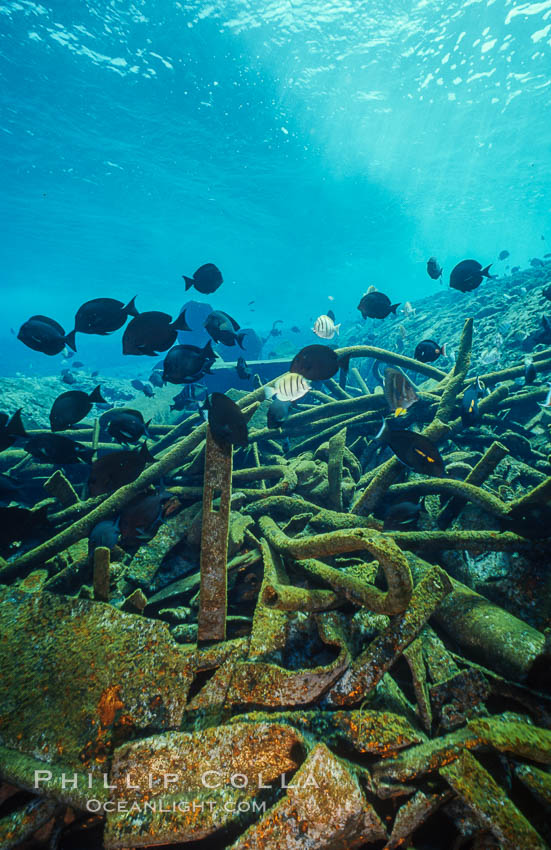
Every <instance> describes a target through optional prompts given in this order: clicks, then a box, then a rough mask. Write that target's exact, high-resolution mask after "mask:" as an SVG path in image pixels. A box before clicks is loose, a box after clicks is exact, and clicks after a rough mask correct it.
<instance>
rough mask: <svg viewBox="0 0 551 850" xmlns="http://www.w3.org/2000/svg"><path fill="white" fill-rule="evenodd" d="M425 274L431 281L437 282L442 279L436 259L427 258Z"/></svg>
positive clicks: (440, 268)
mask: <svg viewBox="0 0 551 850" xmlns="http://www.w3.org/2000/svg"><path fill="white" fill-rule="evenodd" d="M427 273H428V276H429V277H430V278H432V280H438V278H441V277H442V266H441V265H440V263H439V262H438V260H437V259H436V257H429V258H428V260H427Z"/></svg>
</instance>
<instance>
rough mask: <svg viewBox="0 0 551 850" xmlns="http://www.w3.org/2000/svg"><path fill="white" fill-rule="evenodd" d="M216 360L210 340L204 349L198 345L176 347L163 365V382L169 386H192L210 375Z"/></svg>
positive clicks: (169, 353)
mask: <svg viewBox="0 0 551 850" xmlns="http://www.w3.org/2000/svg"><path fill="white" fill-rule="evenodd" d="M215 359H216V354H215V353H214V351H213V348H212V343H211V341H210V339H209V341H208V342H207V344H206V345H205V346H204V348H198V347H197V346H196V345H175V346H174V348H171V350H170V351H169V352H168V354H167V355H166V357H165V361H164V364H163V378H162V379H163V382H164V383H169V384H191V383H194V382H195V381H199V380H200V379H201V378H202V377H203V375H205V374H210V367H211V366H212V364H213V363H214V361H215Z"/></svg>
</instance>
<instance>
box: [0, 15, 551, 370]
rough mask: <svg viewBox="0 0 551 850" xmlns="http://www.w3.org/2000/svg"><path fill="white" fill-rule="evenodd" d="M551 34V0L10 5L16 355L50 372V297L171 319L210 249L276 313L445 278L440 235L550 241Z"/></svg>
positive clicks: (231, 284) (6, 283)
mask: <svg viewBox="0 0 551 850" xmlns="http://www.w3.org/2000/svg"><path fill="white" fill-rule="evenodd" d="M550 46H551V0H541V2H534V3H530V2H524V3H523V2H513V0H484V2H480V0H466V2H455V0H454V2H446V3H444V2H431V0H420V2H406V0H400V2H397V0H384V2H381V0H378V2H346V0H340V2H320V0H318V2H297V0H293V2H279V0H278V1H277V2H269V0H266V2H223V3H221V2H213V3H208V2H185V3H184V2H169V0H163V1H162V2H160V0H147V2H134V3H128V2H126V0H124V2H122V1H121V2H119V0H112V2H105V0H101V2H100V0H94V2H87V3H86V4H84V3H82V2H75V0H73V2H64V0H56V2H55V3H49V4H41V3H34V2H29V0H16V2H4V3H3V4H2V5H0V74H1V78H0V99H1V100H0V102H1V107H2V108H1V113H0V140H1V141H0V145H1V149H0V150H1V158H2V159H1V168H2V181H1V190H0V197H1V200H0V203H1V208H0V209H1V240H0V252H1V253H0V267H1V273H2V290H3V296H2V320H1V322H0V350H1V352H2V360H3V367H2V370H3V373H4V374H12V373H13V372H14V371H18V370H20V371H23V372H25V371H33V370H34V372H37V371H40V370H42V371H45V372H52V371H55V368H57V366H54V358H47V357H45V356H44V355H41V354H38V353H35V352H31V351H29V350H28V349H26V348H24V346H23V345H22V344H21V343H19V342H17V341H16V339H15V337H14V336H13V335H12V334H10V328H13V329H14V330H15V332H17V330H18V328H19V326H20V325H21V323H22V322H23V321H24V320H25V319H27V318H28V317H29V316H30V315H32V314H33V313H45V314H46V315H50V316H52V317H54V318H56V319H57V320H58V321H60V322H61V323H62V324H63V325H64V327H66V329H67V330H69V329H70V328H71V327H72V320H73V316H74V313H75V311H76V309H77V308H78V306H79V305H80V304H81V303H82V302H83V301H85V300H87V299H89V298H93V297H99V296H111V297H114V298H119V299H121V300H123V301H127V300H128V299H129V298H130V297H132V296H133V295H135V294H137V295H138V299H137V305H138V308H139V309H140V310H147V309H164V310H166V311H167V312H169V313H172V314H174V315H175V314H176V313H177V312H178V311H179V309H180V307H181V305H182V303H183V302H184V301H185V298H186V296H185V294H184V290H183V281H182V278H181V275H182V274H183V273H186V274H191V273H192V272H193V271H194V270H195V269H196V268H197V267H198V266H199V265H201V264H202V263H204V262H214V263H216V264H217V265H218V266H219V267H220V268H221V270H222V272H223V274H224V278H225V283H224V285H223V287H222V288H221V289H220V290H219V291H218V293H216V295H215V296H209V299H208V300H209V301H210V302H211V303H213V305H214V306H216V307H219V308H222V309H225V310H227V311H228V312H230V313H231V314H232V315H234V316H235V318H236V319H237V320H238V321H239V322H240V324H241V325H243V326H253V327H256V328H257V329H259V330H263V331H264V332H265V331H266V330H267V329H269V328H270V327H271V325H272V322H273V321H274V320H275V319H279V318H281V319H284V320H285V322H286V324H287V325H288V326H289V325H293V324H298V325H299V326H301V327H304V328H308V327H309V326H310V319H311V318H312V317H314V318H315V316H317V315H319V314H320V313H321V312H324V311H326V310H327V309H328V308H329V307H330V306H332V308H333V310H334V311H335V313H336V314H337V317H338V320H340V321H342V320H344V321H346V320H348V319H352V320H356V319H357V318H358V317H359V314H358V313H357V311H356V305H357V303H358V300H359V297H360V296H361V295H362V293H363V292H364V291H365V289H366V288H367V286H368V285H370V284H374V285H376V286H377V288H379V289H381V290H383V291H384V292H387V293H388V294H389V295H390V296H391V298H392V300H393V301H398V300H402V301H403V300H405V299H410V300H414V299H415V298H419V297H421V296H424V295H427V294H430V293H431V292H433V291H437V290H438V289H439V286H440V284H438V283H435V282H433V281H431V280H430V279H429V278H428V276H427V274H426V271H425V263H426V259H427V258H428V256H430V255H431V254H435V255H436V256H437V257H438V258H439V259H440V261H441V262H442V264H443V265H444V270H445V273H446V270H447V271H448V273H449V271H450V269H451V267H452V266H453V265H454V264H455V262H457V261H458V260H460V259H463V258H464V257H466V256H468V257H475V258H478V259H479V260H480V261H481V262H483V263H484V264H486V263H489V262H491V261H492V260H495V258H496V256H497V254H498V253H499V251H500V250H502V249H507V250H509V251H510V252H511V257H510V261H509V262H510V263H511V264H512V265H513V264H518V265H525V264H526V263H527V262H528V260H529V258H530V257H533V256H542V255H543V253H545V252H546V251H547V250H551V227H550V226H549V219H550V205H551V200H550V199H551V191H550V190H551V169H550V168H549V155H550V152H551V121H549V106H550V100H551V89H550V85H551V48H550ZM542 236H543V237H545V239H542V238H541V237H542ZM445 282H446V283H447V277H445ZM329 296H332V297H333V299H334V300H333V301H331V300H329ZM251 300H254V301H255V304H254V305H252V308H251V307H250V306H248V304H249V302H250V301H251ZM120 336H121V333H120V332H119V333H117V334H116V335H115V336H114V337H113V338H111V339H109V340H105V339H103V340H99V339H98V338H96V337H90V338H84V337H83V336H82V335H81V336H80V337H79V357H82V359H86V361H87V362H88V363H92V361H93V360H94V358H98V359H99V360H101V361H102V362H103V364H105V363H109V362H116V361H119V360H120ZM100 347H101V348H100ZM55 360H56V362H57V361H58V360H59V358H57V359H55Z"/></svg>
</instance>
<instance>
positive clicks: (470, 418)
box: [461, 378, 486, 428]
mask: <svg viewBox="0 0 551 850" xmlns="http://www.w3.org/2000/svg"><path fill="white" fill-rule="evenodd" d="M485 389H486V388H485V386H484V384H483V383H482V381H481V380H480V378H477V379H476V381H475V382H474V384H471V385H470V386H469V387H467V389H466V390H465V392H464V393H463V398H462V399H461V421H462V423H463V427H464V428H468V427H469V426H471V425H474V424H475V423H476V422H478V420H479V419H480V414H479V411H478V399H479V398H480V397H481V396H483V395H484V393H485Z"/></svg>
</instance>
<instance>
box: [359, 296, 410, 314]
mask: <svg viewBox="0 0 551 850" xmlns="http://www.w3.org/2000/svg"><path fill="white" fill-rule="evenodd" d="M399 306H400V302H399V301H398V302H397V303H396V304H392V303H391V301H390V298H389V297H388V295H384V294H383V293H382V292H367V293H366V294H365V295H363V296H362V298H361V300H360V303H359V304H358V310H359V311H360V313H361V314H362V316H363V318H364V319H367V318H369V319H386V317H387V316H388V315H389V313H394V315H396V309H397V307H399Z"/></svg>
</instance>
